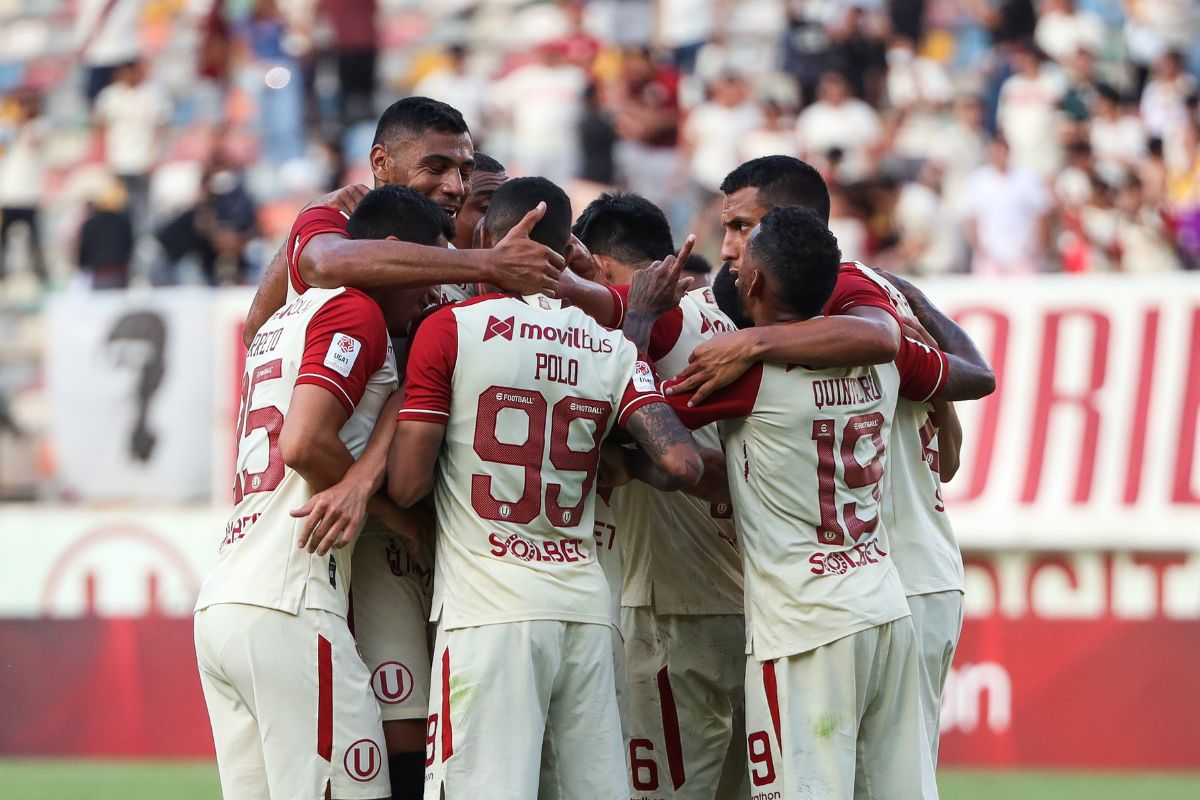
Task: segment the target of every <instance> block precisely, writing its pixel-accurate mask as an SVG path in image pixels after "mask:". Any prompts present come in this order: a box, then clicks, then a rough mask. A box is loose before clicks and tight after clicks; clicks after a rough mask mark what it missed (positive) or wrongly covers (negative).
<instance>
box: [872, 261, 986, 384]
mask: <svg viewBox="0 0 1200 800" xmlns="http://www.w3.org/2000/svg"><path fill="white" fill-rule="evenodd" d="M877 272H879V274H880V275H882V276H883V277H884V278H886V279H887V280H888V282H889V283H891V284H892V285H893V286H895V287H896V288H897V289H899V290H900V293H901V294H903V295H904V299H906V300H908V304H909V306H911V307H912V310H913V313H914V314H916V316H917V320H918V321H919V322H920V323H921V325H922V326H923V327H924V328H925V330H927V331H929V333H930V335H931V336H933V338H934V340H935V341H936V342H937V345H938V347H939V348H941V350H942V352H944V353H945V354H946V357H947V360H948V361H949V362H950V373H949V377H948V378H947V380H946V386H945V388H943V389H942V391H941V393H940V394H939V395H938V399H939V400H947V401H954V400H978V399H979V398H981V397H987V396H988V395H989V394H991V393H992V392H994V391H996V374H995V373H994V372H993V371H992V366H991V364H988V362H987V359H986V358H984V357H983V354H982V353H980V352H979V348H978V347H976V346H975V342H974V341H973V340H972V339H971V337H970V336H968V335H967V332H966V331H964V330H963V329H962V327H960V326H959V324H958V323H957V322H955V321H954V320H952V319H950V318H949V317H947V316H946V315H945V314H943V313H942V311H941V310H940V309H939V308H938V307H937V306H935V305H934V304H933V303H932V302H930V300H929V298H928V297H926V296H925V293H924V292H922V291H921V290H920V289H918V288H917V287H916V286H914V285H913V284H912V283H911V282H909V281H907V280H905V279H904V278H901V277H900V276H898V275H893V274H892V273H890V272H885V271H883V270H877Z"/></svg>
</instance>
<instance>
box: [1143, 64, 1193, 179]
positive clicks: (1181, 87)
mask: <svg viewBox="0 0 1200 800" xmlns="http://www.w3.org/2000/svg"><path fill="white" fill-rule="evenodd" d="M1195 92H1196V79H1195V78H1193V77H1192V76H1191V75H1189V74H1187V73H1186V72H1185V71H1184V69H1183V55H1182V54H1181V53H1180V52H1179V51H1176V50H1172V51H1171V52H1169V53H1166V54H1165V55H1163V56H1162V58H1160V59H1158V61H1156V62H1155V64H1154V77H1153V78H1151V79H1150V82H1149V83H1147V84H1146V88H1145V90H1144V91H1143V92H1142V102H1141V109H1140V111H1141V115H1142V123H1143V124H1144V125H1145V126H1146V133H1148V134H1149V135H1150V136H1157V137H1159V138H1160V139H1162V140H1163V142H1164V144H1165V146H1166V149H1167V154H1168V157H1170V156H1171V154H1172V153H1173V152H1175V151H1176V150H1178V149H1179V148H1178V145H1177V142H1178V140H1179V138H1180V137H1181V135H1182V134H1183V129H1184V127H1185V125H1186V122H1187V99H1188V97H1189V96H1191V95H1192V94H1195Z"/></svg>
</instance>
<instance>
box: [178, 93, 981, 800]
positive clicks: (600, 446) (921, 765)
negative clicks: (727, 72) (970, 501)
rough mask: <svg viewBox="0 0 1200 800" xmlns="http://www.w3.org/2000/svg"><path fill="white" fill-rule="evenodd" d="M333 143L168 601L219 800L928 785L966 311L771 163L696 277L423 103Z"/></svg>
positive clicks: (799, 177) (826, 790)
mask: <svg viewBox="0 0 1200 800" xmlns="http://www.w3.org/2000/svg"><path fill="white" fill-rule="evenodd" d="M370 166H371V169H372V173H373V175H374V179H375V187H376V188H374V189H373V190H371V191H369V192H368V191H367V190H366V188H365V187H357V186H352V187H346V188H345V189H342V190H339V191H337V192H334V193H332V194H331V195H327V196H326V197H325V198H322V199H321V200H319V201H317V202H315V203H314V204H313V205H311V206H309V207H308V208H307V209H305V210H304V211H303V212H302V213H301V214H300V216H299V217H298V219H297V220H296V222H295V225H294V226H293V228H292V231H291V233H290V235H289V237H288V240H287V242H286V243H285V245H284V247H283V248H282V249H281V250H280V253H279V255H277V256H276V258H275V260H274V261H273V262H272V265H271V267H270V268H269V269H268V271H267V274H266V276H265V277H264V280H263V284H262V286H261V287H260V288H259V291H258V294H257V296H256V297H255V301H254V304H253V306H252V308H251V311H250V315H249V317H248V319H247V326H246V336H245V339H246V345H247V353H246V366H245V372H244V376H243V380H242V402H241V410H240V413H239V417H238V424H237V433H236V438H237V467H236V473H235V476H234V501H235V507H234V511H233V514H232V516H231V518H230V522H229V524H228V526H227V529H226V531H225V533H224V536H223V538H222V541H221V544H220V552H219V556H218V559H217V563H216V566H215V567H214V569H213V571H212V573H211V574H210V575H209V576H208V578H207V579H206V580H205V582H204V585H203V586H202V588H201V591H200V596H199V600H198V602H197V605H196V616H195V638H196V654H197V659H198V662H199V670H200V676H201V683H202V686H203V689H204V696H205V700H206V703H207V705H208V710H209V716H210V719H211V722H212V728H213V737H214V740H215V744H216V751H217V763H218V767H219V769H220V773H221V785H222V791H223V793H224V796H225V798H226V800H236V799H240V798H275V800H280V799H281V798H288V799H289V800H291V799H292V798H305V799H307V798H311V799H312V800H320V798H334V799H335V800H336V799H339V798H346V799H347V800H348V799H349V798H385V797H391V798H394V800H407V799H408V798H417V797H425V798H431V799H432V800H439V799H440V798H443V797H444V798H448V799H449V800H510V799H511V800H533V799H534V798H563V800H628V799H629V798H637V799H638V800H641V799H643V798H644V799H645V800H651V799H653V800H658V799H659V798H678V799H681V800H682V799H684V798H686V799H687V800H700V799H701V798H704V799H705V800H746V799H747V798H755V799H756V800H757V799H758V798H762V799H763V800H767V799H768V798H782V799H784V800H791V798H797V799H798V798H846V799H847V800H849V798H887V799H888V800H892V799H895V800H908V799H909V798H933V797H936V796H937V786H936V783H935V780H934V767H935V763H936V760H937V743H938V711H939V707H940V701H941V691H942V686H943V684H944V682H945V679H946V675H947V671H948V669H949V665H950V661H951V658H952V657H953V654H954V650H955V647H956V644H957V640H958V635H959V631H960V628H961V625H962V613H963V602H962V592H963V576H962V560H961V556H960V554H959V551H958V546H957V544H956V541H955V538H954V533H953V531H952V530H951V527H950V524H949V521H948V520H947V518H946V514H945V511H944V508H943V505H942V501H941V494H940V485H941V481H943V480H947V479H949V477H950V476H952V475H953V473H954V472H955V470H956V469H957V464H958V447H959V443H960V440H961V431H960V429H959V426H958V421H957V417H956V416H955V412H954V407H953V405H952V403H953V402H954V401H961V400H970V399H975V398H979V397H982V396H985V395H987V394H989V393H990V392H991V391H993V389H994V378H993V375H992V372H991V369H990V367H989V366H988V365H987V363H986V362H985V361H984V359H983V358H982V357H981V355H980V354H979V352H978V350H977V349H976V348H975V346H974V344H973V343H972V342H971V340H970V338H969V337H968V336H967V335H966V334H965V333H964V332H963V331H962V330H961V329H960V328H959V327H958V326H957V325H955V324H954V323H953V322H952V321H951V320H949V319H948V318H947V317H946V316H945V315H944V314H942V313H941V312H940V311H939V310H938V309H937V308H935V307H934V306H933V305H932V304H931V303H930V302H929V301H928V300H927V298H925V296H924V295H923V294H922V293H921V292H920V290H919V289H917V288H916V287H914V286H912V285H911V284H909V283H907V282H905V281H904V280H902V279H900V278H897V277H895V276H891V275H886V274H882V273H879V272H877V271H873V270H871V269H869V268H868V267H865V266H863V265H861V264H857V263H842V262H841V258H840V253H839V250H838V246H837V241H836V239H835V238H834V236H833V234H831V233H830V231H829V229H828V227H827V224H826V223H827V220H828V216H829V193H828V190H827V188H826V186H825V184H824V182H823V180H822V179H821V177H820V175H819V174H818V173H817V172H816V171H815V170H814V169H813V168H812V167H810V166H809V165H807V164H805V163H804V162H802V161H799V160H797V159H795V158H792V157H790V156H768V157H765V158H760V159H755V160H754V161H750V162H747V163H745V164H743V165H741V166H739V167H738V168H737V169H735V170H734V171H733V172H732V173H730V174H729V176H728V177H727V178H726V180H725V183H724V185H723V186H722V191H723V192H724V195H725V199H724V207H723V211H722V224H723V226H724V241H723V243H722V252H721V255H722V259H723V260H724V261H725V262H726V264H725V266H724V267H723V268H722V269H721V271H720V273H718V275H717V277H716V279H715V280H714V283H713V285H712V286H711V287H701V288H696V289H692V288H690V287H689V286H688V285H687V283H688V281H687V279H681V278H680V273H681V269H682V267H683V266H684V264H685V262H686V260H687V258H688V256H689V253H690V250H691V247H692V245H693V244H694V238H693V237H688V239H687V240H686V242H685V243H684V244H683V246H682V248H680V249H679V250H678V251H677V250H676V248H675V244H674V240H673V238H672V235H671V231H670V228H669V226H668V224H667V220H666V218H665V216H664V215H663V212H662V211H661V210H659V209H658V208H656V207H655V206H654V205H653V204H652V203H650V202H648V201H647V200H645V199H644V198H642V197H639V196H637V195H633V194H624V193H617V194H606V195H602V196H601V197H600V198H599V199H597V200H595V201H594V202H592V203H591V204H590V205H588V206H587V207H586V208H585V209H583V211H582V212H581V213H580V214H579V215H578V217H577V218H576V216H575V214H573V212H572V209H571V204H570V201H569V200H568V198H567V195H566V194H565V193H564V192H563V190H562V189H560V188H559V187H557V186H555V185H554V184H553V183H551V182H549V181H547V180H545V179H543V178H536V177H529V178H513V179H508V177H507V176H506V175H505V174H504V169H503V167H502V166H501V165H500V164H499V163H497V162H496V161H495V160H493V159H491V158H488V157H487V156H484V155H483V154H480V153H476V152H474V148H473V144H472V141H471V137H470V132H469V131H468V130H467V126H466V124H465V123H464V122H463V119H462V116H461V115H460V114H459V113H458V112H457V111H455V110H454V109H453V108H451V107H450V106H447V105H445V104H444V103H440V102H437V101H434V100H430V99H428V98H419V97H418V98H408V99H405V100H401V101H399V102H397V103H395V104H393V105H392V106H391V107H390V108H388V109H387V111H385V112H384V114H383V115H382V117H381V119H380V121H379V125H378V129H377V132H376V136H375V140H374V144H373V147H372V149H371V154H370Z"/></svg>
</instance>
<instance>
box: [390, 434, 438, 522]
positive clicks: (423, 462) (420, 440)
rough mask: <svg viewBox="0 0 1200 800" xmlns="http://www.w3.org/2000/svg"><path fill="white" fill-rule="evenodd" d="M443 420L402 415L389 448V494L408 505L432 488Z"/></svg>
mask: <svg viewBox="0 0 1200 800" xmlns="http://www.w3.org/2000/svg"><path fill="white" fill-rule="evenodd" d="M445 435H446V426H445V424H439V423H436V422H422V421H418V420H409V419H401V420H398V421H397V422H396V430H395V432H394V433H393V434H392V443H391V448H390V449H389V450H388V458H387V473H388V497H390V498H391V499H392V500H393V501H394V502H395V503H396V505H398V506H400V507H402V508H410V507H412V506H414V505H416V504H417V503H418V502H420V501H421V500H422V499H423V498H425V497H426V496H427V495H428V494H429V493H430V492H432V491H433V486H434V481H435V479H436V469H437V460H438V453H439V452H440V451H441V449H442V439H443V438H444V437H445Z"/></svg>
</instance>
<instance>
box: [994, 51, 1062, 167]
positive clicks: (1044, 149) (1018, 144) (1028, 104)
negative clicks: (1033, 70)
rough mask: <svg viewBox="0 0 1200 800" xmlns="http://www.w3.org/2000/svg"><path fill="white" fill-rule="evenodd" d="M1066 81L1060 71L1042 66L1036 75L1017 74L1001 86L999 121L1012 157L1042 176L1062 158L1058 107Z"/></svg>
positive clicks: (1057, 164) (1014, 160)
mask: <svg viewBox="0 0 1200 800" xmlns="http://www.w3.org/2000/svg"><path fill="white" fill-rule="evenodd" d="M1065 92H1066V81H1065V80H1064V78H1063V75H1062V73H1061V72H1059V71H1058V70H1054V69H1047V68H1045V67H1043V68H1042V69H1041V70H1039V71H1038V74H1037V75H1036V76H1035V77H1026V76H1025V75H1021V74H1017V75H1013V76H1012V77H1010V78H1009V79H1008V80H1006V81H1005V82H1004V86H1003V87H1001V89H1000V105H999V108H998V110H997V122H998V124H999V127H1000V130H1001V131H1002V132H1003V133H1004V138H1005V139H1006V140H1008V145H1009V148H1010V149H1011V152H1012V160H1013V163H1015V164H1020V165H1021V166H1023V167H1026V168H1027V169H1031V170H1033V171H1034V172H1036V173H1037V174H1039V175H1041V176H1042V177H1047V176H1049V175H1050V174H1051V173H1053V172H1054V171H1055V170H1056V169H1058V166H1059V164H1060V163H1061V161H1062V146H1061V144H1060V137H1059V130H1058V128H1059V123H1060V121H1061V114H1060V113H1059V110H1058V107H1059V102H1060V101H1061V100H1062V97H1063V94H1064V93H1065Z"/></svg>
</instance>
